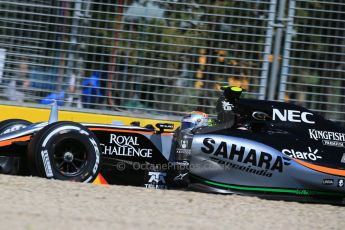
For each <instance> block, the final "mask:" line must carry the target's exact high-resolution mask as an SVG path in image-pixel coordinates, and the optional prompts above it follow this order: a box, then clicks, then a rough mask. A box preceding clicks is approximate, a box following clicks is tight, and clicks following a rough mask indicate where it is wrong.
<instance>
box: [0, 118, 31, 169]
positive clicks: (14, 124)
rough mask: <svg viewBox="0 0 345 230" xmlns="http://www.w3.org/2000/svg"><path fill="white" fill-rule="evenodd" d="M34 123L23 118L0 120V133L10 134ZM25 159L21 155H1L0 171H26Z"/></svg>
mask: <svg viewBox="0 0 345 230" xmlns="http://www.w3.org/2000/svg"><path fill="white" fill-rule="evenodd" d="M31 124H32V123H31V122H29V121H26V120H22V119H9V120H4V121H1V122H0V135H2V134H8V133H12V132H15V131H18V130H20V129H23V128H25V127H27V126H28V125H31ZM22 160H23V159H21V158H19V157H6V156H1V157H0V173H2V174H11V175H17V174H22V173H24V172H23V171H24V168H25V167H24V168H23V167H22V166H23V162H22Z"/></svg>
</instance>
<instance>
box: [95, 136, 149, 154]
mask: <svg viewBox="0 0 345 230" xmlns="http://www.w3.org/2000/svg"><path fill="white" fill-rule="evenodd" d="M101 146H102V150H103V151H102V153H103V155H108V156H113V155H115V156H128V157H134V156H137V157H142V158H152V151H153V150H152V149H146V148H139V143H138V137H134V136H123V135H117V134H110V140H109V145H105V144H102V143H101Z"/></svg>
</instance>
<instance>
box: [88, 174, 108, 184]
mask: <svg viewBox="0 0 345 230" xmlns="http://www.w3.org/2000/svg"><path fill="white" fill-rule="evenodd" d="M92 184H109V183H108V182H107V181H106V180H105V179H104V177H103V176H102V174H100V173H99V174H98V175H97V177H96V179H95V180H94V181H93V182H92Z"/></svg>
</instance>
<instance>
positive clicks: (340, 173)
mask: <svg viewBox="0 0 345 230" xmlns="http://www.w3.org/2000/svg"><path fill="white" fill-rule="evenodd" d="M294 161H296V162H297V163H299V164H301V165H303V166H305V167H307V168H310V169H312V170H315V171H318V172H322V173H327V174H331V175H335V176H345V170H342V169H335V168H328V167H325V166H320V165H315V164H311V163H308V162H305V161H302V160H298V159H294Z"/></svg>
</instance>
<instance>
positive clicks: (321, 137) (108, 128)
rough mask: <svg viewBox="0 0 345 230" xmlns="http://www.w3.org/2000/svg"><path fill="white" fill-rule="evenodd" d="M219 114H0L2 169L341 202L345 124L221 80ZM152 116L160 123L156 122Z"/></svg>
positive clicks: (344, 176) (344, 191) (83, 179)
mask: <svg viewBox="0 0 345 230" xmlns="http://www.w3.org/2000/svg"><path fill="white" fill-rule="evenodd" d="M222 89H223V93H222V95H221V96H220V98H219V100H218V101H217V105H216V108H217V113H218V115H217V116H216V117H210V116H208V115H207V114H205V113H202V112H193V113H190V114H188V115H186V116H185V117H183V118H182V120H181V125H180V127H178V128H177V129H175V130H174V127H173V125H172V124H170V123H159V124H155V125H149V126H146V127H140V124H139V122H135V123H133V124H132V125H131V126H123V125H111V124H109V125H108V124H103V125H101V124H87V123H85V124H84V123H82V124H79V123H75V122H68V121H57V120H58V119H57V107H56V105H55V106H53V107H52V111H51V117H50V119H49V122H44V123H37V124H30V123H29V122H27V121H24V120H18V119H14V120H7V121H3V122H2V123H0V133H1V135H0V155H1V156H2V157H1V158H0V168H1V172H2V173H9V174H19V175H36V176H40V177H46V178H54V179H60V180H72V181H80V182H93V183H103V184H105V183H108V184H124V185H137V186H144V187H150V188H151V187H153V188H158V189H166V188H183V189H193V190H198V191H203V192H211V193H222V194H232V193H237V194H248V195H256V196H260V197H267V198H273V199H294V200H298V201H317V202H324V201H325V202H336V203H341V204H344V203H345V200H344V198H345V187H344V180H345V169H344V168H345V151H344V147H345V130H344V128H342V127H341V126H340V125H339V124H337V123H334V122H332V121H330V120H326V119H324V118H323V117H321V116H319V115H318V114H316V113H315V112H312V111H310V110H308V109H306V108H304V107H301V106H298V105H294V104H290V103H284V102H273V101H265V100H255V99H243V98H240V96H241V94H242V89H241V88H239V87H224V88H222ZM154 126H156V127H154Z"/></svg>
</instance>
